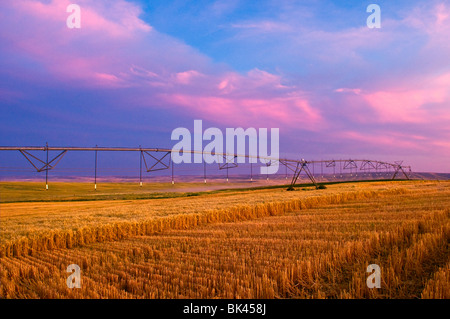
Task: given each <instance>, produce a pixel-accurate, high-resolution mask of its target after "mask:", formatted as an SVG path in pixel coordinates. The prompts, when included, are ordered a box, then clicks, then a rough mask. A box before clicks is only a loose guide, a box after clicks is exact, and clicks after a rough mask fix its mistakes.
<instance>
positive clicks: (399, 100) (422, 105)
mask: <svg viewBox="0 0 450 319" xmlns="http://www.w3.org/2000/svg"><path fill="white" fill-rule="evenodd" d="M449 87H450V73H448V74H443V75H440V76H438V77H435V78H426V79H422V81H421V83H417V84H416V85H414V86H412V87H411V86H409V87H406V88H395V89H390V90H381V91H376V92H374V93H365V94H362V96H363V98H364V99H365V100H366V101H367V102H368V104H369V105H370V106H371V107H372V108H373V109H374V110H376V112H377V114H378V116H379V120H380V121H381V122H410V123H429V122H433V121H435V120H438V119H443V118H448V119H450V109H449V108H448V107H447V108H444V109H441V110H435V109H433V108H430V107H429V106H428V105H429V104H433V103H435V104H436V103H437V104H442V103H444V104H446V105H447V106H448V105H450V91H449V89H448V88H449Z"/></svg>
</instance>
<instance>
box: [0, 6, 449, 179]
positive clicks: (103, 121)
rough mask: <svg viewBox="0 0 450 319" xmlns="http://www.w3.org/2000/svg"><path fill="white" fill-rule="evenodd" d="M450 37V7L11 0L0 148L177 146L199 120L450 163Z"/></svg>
mask: <svg viewBox="0 0 450 319" xmlns="http://www.w3.org/2000/svg"><path fill="white" fill-rule="evenodd" d="M71 3H75V4H78V5H79V6H80V8H81V28H73V29H70V28H68V27H67V24H66V21H67V18H68V17H69V15H70V13H67V12H66V8H67V6H68V5H69V4H71ZM371 3H375V4H378V5H379V6H380V8H381V28H369V27H368V26H367V23H366V20H367V18H368V17H369V15H370V14H371V13H368V12H366V9H367V6H368V5H369V4H371ZM449 39H450V2H449V1H436V0H431V1H414V0H410V1H404V0H397V1H381V0H380V1H378V0H371V1H331V0H314V1H311V0H309V1H300V0H299V1H288V0H285V1H283V0H281V1H279V0H277V1H269V0H261V1H239V0H225V1H222V0H217V1H171V0H164V1H162V0H161V1H160V0H155V1H143V0H129V1H125V0H114V1H113V0H95V1H93V0H70V1H69V0H2V1H1V2H0V108H1V116H0V145H2V146H42V145H44V144H45V142H48V143H49V145H50V146H52V145H53V146H69V145H70V146H95V145H99V146H134V147H137V146H139V145H142V146H145V147H165V148H171V147H172V146H173V145H174V144H175V142H174V141H172V140H171V132H172V131H173V130H174V129H176V128H178V127H186V128H188V129H190V130H193V123H194V120H196V119H200V120H202V121H203V127H204V128H207V127H217V128H220V129H222V130H225V128H237V127H243V128H249V127H253V128H269V129H270V128H279V129H280V155H281V156H282V157H289V158H293V159H298V158H305V159H310V160H318V159H333V158H334V159H339V158H363V159H366V158H367V159H374V160H383V161H391V162H393V161H397V160H404V164H406V165H411V166H412V169H413V171H420V172H425V171H427V172H446V173H450V164H449V163H450V161H449V159H450V125H449V123H450V41H449ZM0 156H3V154H0ZM6 161H12V160H11V159H8V160H6ZM20 163H21V164H26V162H23V159H22V162H20ZM7 164H11V163H7ZM2 166H3V164H2Z"/></svg>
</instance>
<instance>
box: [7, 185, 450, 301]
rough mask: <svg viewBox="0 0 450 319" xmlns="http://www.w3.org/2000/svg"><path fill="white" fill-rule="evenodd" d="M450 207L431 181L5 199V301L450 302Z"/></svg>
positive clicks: (449, 195)
mask: <svg viewBox="0 0 450 319" xmlns="http://www.w3.org/2000/svg"><path fill="white" fill-rule="evenodd" d="M449 207H450V182H432V181H429V182H427V181H396V182H370V183H345V184H335V185H328V186H327V189H324V190H314V189H312V188H304V189H298V190H297V191H293V192H287V191H285V189H283V188H279V189H261V190H234V191H226V192H225V191H224V192H217V193H207V192H206V193H200V194H197V196H185V197H177V198H161V199H158V198H155V199H142V200H123V199H120V200H99V201H73V202H42V203H40V202H21V203H3V204H1V205H0V208H1V230H0V239H1V241H2V243H1V246H0V254H1V257H0V283H1V286H0V297H2V298H269V299H270V298H449V297H450V279H449V276H450V273H449V265H450V254H449V252H450V250H449V239H450V209H449ZM70 264H77V265H79V267H80V269H81V288H73V289H70V288H68V287H67V284H66V280H67V277H68V276H69V274H68V273H67V272H66V268H67V266H68V265H70ZM370 264H377V265H379V267H380V269H381V273H380V279H381V283H380V284H381V288H371V289H370V288H368V287H367V284H366V279H367V277H368V276H369V275H370V274H369V273H367V272H366V271H367V266H368V265H370Z"/></svg>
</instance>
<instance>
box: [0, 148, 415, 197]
mask: <svg viewBox="0 0 450 319" xmlns="http://www.w3.org/2000/svg"><path fill="white" fill-rule="evenodd" d="M0 151H19V152H20V153H21V154H22V155H23V156H24V157H25V158H26V159H27V160H28V162H30V164H31V165H32V166H33V167H34V169H36V171H37V172H43V171H45V188H46V189H48V171H49V170H52V169H54V168H55V166H56V165H57V164H58V163H59V162H60V161H61V159H62V158H63V157H64V155H65V154H66V153H67V152H68V151H90V152H95V177H94V185H95V186H94V187H95V189H97V152H104V151H118V152H139V153H140V167H139V170H140V171H139V184H140V186H142V169H143V166H142V163H144V166H145V170H146V172H148V173H149V172H154V171H159V170H165V169H169V168H170V167H172V184H173V183H174V180H173V161H172V150H171V149H163V148H143V147H98V146H95V147H65V146H64V147H49V146H48V144H46V146H0ZM32 151H44V152H45V153H46V159H45V160H42V159H40V158H39V157H37V156H36V155H33V154H32V153H30V152H32ZM50 151H57V152H59V153H58V155H56V156H54V157H53V158H49V152H50ZM181 152H186V153H191V154H209V155H213V156H218V157H219V158H221V157H222V158H223V159H222V161H220V162H221V163H220V162H219V161H218V162H219V163H218V164H219V169H221V170H222V169H226V170H227V181H228V169H230V168H234V167H237V166H238V163H237V161H236V160H237V159H238V158H253V159H259V160H260V161H261V162H263V163H265V165H266V166H271V165H274V164H276V163H277V162H278V163H277V164H278V165H280V164H281V165H284V166H285V167H286V171H287V170H288V169H289V170H290V171H292V172H293V175H292V180H291V183H290V185H289V187H288V190H293V189H294V185H295V183H296V182H297V180H298V178H299V176H300V173H301V172H305V174H306V175H307V177H308V178H309V179H310V180H311V183H312V184H314V186H315V187H316V188H317V187H319V185H318V183H317V181H316V179H315V177H314V171H313V172H312V173H311V170H310V169H309V167H310V166H311V165H312V167H313V170H314V164H320V167H321V171H322V175H323V167H324V166H325V167H326V168H332V169H333V172H334V176H336V167H337V165H338V164H339V170H340V173H341V175H342V169H344V170H345V169H350V170H353V169H354V170H355V171H357V170H358V169H359V170H361V171H369V172H370V170H372V169H373V170H376V171H377V170H379V169H386V170H388V169H389V170H392V171H393V175H392V179H395V178H396V177H397V176H398V175H399V174H400V173H403V175H404V176H405V178H406V179H410V177H409V174H410V173H411V167H410V166H404V165H403V161H399V162H395V163H387V162H381V161H374V160H355V159H348V160H320V161H307V160H304V159H301V160H293V159H279V158H274V157H268V156H267V157H264V156H251V155H239V154H229V153H216V152H203V151H195V150H183V151H181ZM148 161H149V162H148ZM147 162H148V163H147ZM203 164H204V177H205V183H206V162H205V161H203Z"/></svg>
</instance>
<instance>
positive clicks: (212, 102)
mask: <svg viewBox="0 0 450 319" xmlns="http://www.w3.org/2000/svg"><path fill="white" fill-rule="evenodd" d="M161 98H162V99H163V100H165V101H166V102H168V103H170V104H173V105H176V106H181V107H183V108H185V109H186V108H187V109H189V110H192V111H194V112H196V113H198V114H202V116H204V117H206V118H215V119H220V123H222V124H225V123H226V124H228V125H231V124H236V123H239V125H242V126H245V125H247V126H248V125H251V126H261V127H277V126H280V125H282V126H283V127H285V126H286V125H287V126H289V127H292V126H293V125H296V126H298V125H301V126H302V129H305V130H311V131H315V130H318V129H319V124H321V123H322V121H323V119H322V117H321V116H320V114H319V113H318V112H317V111H316V110H314V108H312V107H311V106H310V104H309V102H308V101H307V100H306V99H304V98H301V97H294V96H293V97H272V98H266V99H258V98H257V97H253V98H239V97H236V96H228V97H216V96H195V95H181V94H171V95H162V96H161Z"/></svg>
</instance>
